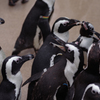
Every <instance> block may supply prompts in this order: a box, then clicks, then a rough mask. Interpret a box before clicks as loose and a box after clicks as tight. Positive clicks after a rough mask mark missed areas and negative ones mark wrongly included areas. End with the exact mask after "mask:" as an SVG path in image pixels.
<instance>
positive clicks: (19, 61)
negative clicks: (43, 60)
mask: <svg viewBox="0 0 100 100" xmlns="http://www.w3.org/2000/svg"><path fill="white" fill-rule="evenodd" d="M32 58H33V55H25V56H9V57H7V58H6V59H5V60H4V61H3V65H2V75H3V79H7V78H9V77H10V76H12V75H14V76H16V74H18V72H20V68H21V66H22V65H23V64H24V62H26V61H28V60H30V59H32Z"/></svg>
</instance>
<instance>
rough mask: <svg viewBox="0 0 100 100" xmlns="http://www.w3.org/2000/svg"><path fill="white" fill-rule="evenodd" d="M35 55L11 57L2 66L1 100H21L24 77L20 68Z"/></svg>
mask: <svg viewBox="0 0 100 100" xmlns="http://www.w3.org/2000/svg"><path fill="white" fill-rule="evenodd" d="M32 58H33V55H25V56H9V57H7V58H5V60H4V61H3V64H2V70H1V71H2V75H3V81H2V82H1V84H0V100H20V98H21V84H22V75H21V72H20V68H21V67H22V65H23V64H24V62H26V61H28V60H30V59H32Z"/></svg>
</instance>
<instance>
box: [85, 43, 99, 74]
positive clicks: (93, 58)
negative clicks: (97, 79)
mask: <svg viewBox="0 0 100 100" xmlns="http://www.w3.org/2000/svg"><path fill="white" fill-rule="evenodd" d="M87 58H88V68H87V70H88V71H90V72H91V73H95V74H98V73H99V74H100V41H98V42H95V43H93V44H92V45H91V46H90V47H89V50H88V54H87Z"/></svg>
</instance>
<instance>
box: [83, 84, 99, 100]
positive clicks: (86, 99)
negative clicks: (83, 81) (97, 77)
mask: <svg viewBox="0 0 100 100" xmlns="http://www.w3.org/2000/svg"><path fill="white" fill-rule="evenodd" d="M81 100H100V83H91V84H89V85H87V87H86V88H85V91H84V93H83V96H82V99H81Z"/></svg>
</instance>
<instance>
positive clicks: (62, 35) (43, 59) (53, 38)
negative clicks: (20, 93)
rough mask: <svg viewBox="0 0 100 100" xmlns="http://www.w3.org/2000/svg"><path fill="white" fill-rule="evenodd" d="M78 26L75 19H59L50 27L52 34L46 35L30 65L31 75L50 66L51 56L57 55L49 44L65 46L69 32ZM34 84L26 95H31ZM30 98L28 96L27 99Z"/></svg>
mask: <svg viewBox="0 0 100 100" xmlns="http://www.w3.org/2000/svg"><path fill="white" fill-rule="evenodd" d="M77 25H79V21H78V20H75V19H69V18H66V17H60V18H58V19H57V20H56V21H55V22H54V24H53V27H52V33H51V34H50V35H48V37H47V38H46V40H45V42H44V43H43V45H42V46H41V48H40V49H39V51H38V53H37V55H36V57H35V59H34V62H33V65H32V72H31V75H34V74H36V73H38V72H41V71H43V69H44V68H49V67H50V66H51V65H50V62H51V61H50V59H51V57H52V56H53V55H56V54H57V53H59V50H60V49H59V48H54V47H53V46H52V45H50V42H53V43H55V44H58V45H65V43H67V41H68V38H69V32H68V31H69V30H70V29H71V28H72V27H74V26H77ZM34 84H35V82H31V83H30V85H29V91H28V94H31V91H32V89H33V87H34ZM30 97H31V96H30V95H28V98H30ZM28 100H30V99H28Z"/></svg>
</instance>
